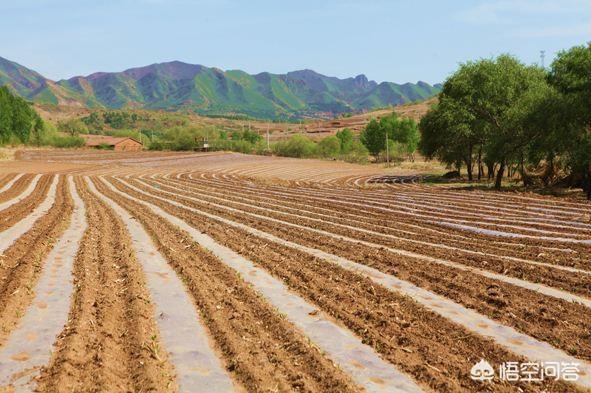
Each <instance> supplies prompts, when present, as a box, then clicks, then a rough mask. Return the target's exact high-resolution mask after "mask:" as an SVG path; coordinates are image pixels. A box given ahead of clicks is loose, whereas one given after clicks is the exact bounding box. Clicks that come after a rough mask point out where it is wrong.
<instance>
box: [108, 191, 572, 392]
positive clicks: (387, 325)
mask: <svg viewBox="0 0 591 393" xmlns="http://www.w3.org/2000/svg"><path fill="white" fill-rule="evenodd" d="M118 188H119V187H118ZM120 189H121V190H123V187H121V188H120ZM125 192H126V193H129V194H131V193H132V192H131V191H130V190H129V189H126V190H125ZM139 195H140V194H136V195H134V197H138V196H139ZM145 200H149V201H150V202H151V203H154V204H156V205H158V206H160V207H162V208H163V209H165V210H166V211H168V212H169V213H171V214H174V215H176V216H179V217H181V218H183V219H184V220H186V221H187V222H188V223H190V224H191V225H192V226H194V227H195V228H197V229H199V230H200V231H202V232H205V233H207V234H208V235H210V236H212V237H214V238H215V239H216V240H217V241H218V242H220V243H222V244H226V245H227V246H228V247H230V248H232V249H234V250H235V251H238V252H240V253H242V254H243V255H244V256H246V257H247V258H249V259H251V260H253V261H255V262H256V263H258V264H259V265H261V266H263V267H265V268H266V269H268V270H269V271H270V272H271V273H273V274H274V275H275V276H277V277H279V278H281V279H282V280H283V281H284V282H286V283H287V284H288V285H289V286H290V287H291V288H292V289H294V290H295V291H297V292H298V293H299V294H301V295H302V296H304V297H305V298H306V299H308V300H309V301H312V302H314V303H315V304H316V305H317V306H318V307H319V308H320V309H322V310H325V311H327V312H328V313H329V314H330V315H332V316H333V317H335V318H337V319H338V320H340V321H342V322H343V323H344V324H345V325H346V326H347V327H348V328H350V329H351V330H352V331H354V332H355V333H356V334H358V335H359V336H360V337H361V338H362V339H363V341H364V342H365V343H367V344H370V345H372V346H373V347H374V348H375V349H376V350H377V351H378V352H379V353H380V354H382V355H383V356H384V357H385V358H386V359H387V360H388V361H390V362H392V363H393V364H395V365H397V366H398V367H400V368H401V369H402V370H404V371H406V372H408V373H409V374H411V375H413V376H414V377H415V378H416V379H417V380H419V381H421V382H423V383H425V384H426V385H428V386H429V387H430V388H432V389H433V390H434V391H438V392H457V391H466V392H470V391H474V389H478V388H479V387H480V385H479V384H478V383H476V382H473V381H471V380H470V379H469V375H468V373H467V371H468V370H469V369H470V365H471V364H474V363H475V362H476V361H478V359H480V358H482V357H484V358H486V359H488V360H489V361H491V362H493V363H497V362H498V364H500V363H501V362H502V361H503V359H507V358H512V359H513V358H515V359H518V358H519V357H518V356H516V355H514V354H512V353H510V352H507V351H506V350H503V349H502V348H500V347H499V346H497V345H495V344H494V343H493V342H491V341H490V340H487V339H483V338H481V337H478V336H477V335H475V334H472V333H470V332H468V331H467V330H465V329H464V328H462V327H461V326H458V325H455V324H453V323H452V322H450V321H447V320H445V319H444V318H442V317H440V316H438V315H436V314H434V313H432V312H429V311H426V310H425V309H424V308H422V307H421V306H419V305H417V304H416V303H415V302H413V301H412V300H410V299H408V298H407V297H405V296H403V295H398V294H396V293H394V292H391V291H388V290H386V289H385V288H383V287H380V286H378V285H375V284H374V283H372V282H371V281H370V280H369V279H367V278H364V277H362V276H360V275H358V274H355V273H351V272H349V271H347V270H344V269H342V268H339V267H337V266H335V265H332V264H330V263H328V262H326V261H323V260H319V259H317V258H312V257H310V256H309V255H306V254H303V253H301V252H297V251H295V250H292V249H290V248H287V247H284V246H281V245H278V244H273V243H269V242H268V241H266V240H263V239H258V238H257V237H255V236H252V235H249V234H248V233H246V232H244V231H240V230H237V229H234V228H230V227H228V226H226V225H223V224H220V223H218V222H216V221H214V220H210V219H204V218H202V217H196V216H195V215H193V214H191V213H190V212H187V211H186V210H183V209H180V208H177V207H171V206H170V205H167V204H166V203H162V202H158V200H156V199H150V198H146V199H145ZM133 209H134V210H135V211H137V210H138V209H140V207H139V205H137V204H136V205H135V206H134V208H133ZM460 338H461V339H460ZM452 348H453V350H452V351H450V349H452ZM442 370H446V371H442ZM520 387H521V388H522V389H525V390H526V391H528V387H527V385H524V386H520ZM545 388H546V389H549V390H551V391H557V392H560V391H567V390H568V389H569V387H567V386H565V385H562V384H558V385H549V386H547V387H545ZM493 389H494V391H513V389H514V387H510V386H503V385H500V384H499V385H495V386H494V388H493Z"/></svg>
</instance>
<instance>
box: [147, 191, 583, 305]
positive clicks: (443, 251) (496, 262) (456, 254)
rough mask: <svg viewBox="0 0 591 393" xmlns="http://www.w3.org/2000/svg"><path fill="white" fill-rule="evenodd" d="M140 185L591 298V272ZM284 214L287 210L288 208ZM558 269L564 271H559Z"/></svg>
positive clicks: (215, 197) (190, 193) (226, 199)
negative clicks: (507, 257) (450, 257)
mask: <svg viewBox="0 0 591 393" xmlns="http://www.w3.org/2000/svg"><path fill="white" fill-rule="evenodd" d="M141 182H142V183H145V184H149V185H152V186H156V187H158V189H161V190H163V191H168V192H174V193H176V194H178V195H187V196H190V197H196V196H197V197H198V198H200V199H202V200H203V201H204V202H210V201H211V202H214V203H223V204H225V205H227V206H230V207H233V208H236V209H239V210H242V211H246V212H251V213H256V214H259V215H263V216H268V217H271V218H276V219H280V220H282V221H285V222H290V223H295V224H298V225H302V226H306V227H310V228H314V229H320V230H324V231H330V232H332V233H335V234H341V235H344V236H351V237H353V238H355V239H359V240H363V241H369V242H373V243H379V244H383V245H387V246H391V247H394V248H399V249H402V250H406V251H411V252H415V253H420V254H426V255H429V256H434V257H438V258H448V257H449V256H450V254H451V255H452V256H453V260H454V261H456V262H460V263H463V264H465V265H468V266H474V267H478V268H481V269H486V270H490V271H494V272H497V273H503V274H507V275H509V276H513V277H516V278H519V279H525V280H528V281H532V282H538V283H541V284H544V285H548V286H554V287H556V288H559V289H562V290H566V291H572V292H574V293H578V294H581V295H585V296H589V295H591V271H589V272H587V271H567V270H566V269H567V268H566V267H565V268H562V270H561V267H560V266H558V267H556V268H555V267H554V266H553V265H549V264H548V265H544V264H543V263H536V262H531V263H528V262H526V261H513V260H510V259H502V258H499V257H497V256H496V255H492V254H488V255H482V253H480V255H479V254H476V253H475V252H472V253H469V252H467V251H465V250H461V249H457V248H453V247H442V246H440V245H438V244H429V243H426V242H422V241H414V242H413V241H408V240H407V239H404V238H400V237H396V238H394V237H392V236H388V235H387V234H381V233H377V232H373V231H370V230H364V229H363V228H358V227H357V226H355V227H354V226H352V225H350V224H349V225H347V224H340V223H333V222H327V221H325V220H323V219H319V218H314V217H308V216H301V215H299V214H294V213H291V212H287V211H281V210H279V209H278V208H274V209H270V208H266V207H264V206H260V207H259V206H257V205H252V204H251V203H244V202H234V201H233V200H232V199H228V198H222V197H219V196H209V195H208V194H205V195H204V194H202V193H195V192H183V191H180V190H178V189H176V190H175V189H174V188H171V187H168V186H166V185H164V184H162V183H160V182H149V181H144V180H142V181H141ZM283 210H285V208H284V209H283ZM557 269H558V270H561V271H556V270H557Z"/></svg>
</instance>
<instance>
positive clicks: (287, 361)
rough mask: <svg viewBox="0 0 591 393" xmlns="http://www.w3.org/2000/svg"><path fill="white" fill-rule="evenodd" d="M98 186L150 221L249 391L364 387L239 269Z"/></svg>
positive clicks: (151, 230) (149, 226) (153, 232)
mask: <svg viewBox="0 0 591 393" xmlns="http://www.w3.org/2000/svg"><path fill="white" fill-rule="evenodd" d="M96 185H97V186H98V188H99V190H100V191H101V192H102V193H104V194H106V195H108V196H109V197H110V198H112V199H115V200H116V201H117V202H118V203H121V204H122V205H123V206H125V208H126V209H127V210H129V211H133V212H134V214H135V217H136V218H137V219H138V220H140V221H141V222H142V224H144V226H145V227H146V229H147V230H148V231H149V233H150V234H151V235H152V237H153V239H154V240H155V241H156V242H157V244H158V246H159V249H160V251H161V252H162V253H163V254H164V255H165V256H166V258H167V259H168V260H169V261H170V262H171V264H172V266H173V267H174V268H175V270H176V271H177V273H179V275H180V276H181V277H182V278H183V280H184V281H185V283H186V284H187V287H188V289H189V291H190V293H191V295H192V296H193V298H194V300H195V303H196V304H197V306H198V308H199V310H200V312H201V315H202V318H203V321H204V322H205V324H206V326H207V327H208V329H209V331H210V334H211V335H212V337H213V339H214V340H215V344H216V346H217V348H218V350H219V351H220V352H221V354H222V356H223V357H224V359H225V361H226V365H227V366H226V367H227V369H228V371H231V372H232V373H233V374H235V375H236V378H237V379H238V380H239V381H240V382H241V384H242V385H243V386H244V387H245V388H246V390H247V391H253V392H254V391H269V390H277V391H317V392H324V391H343V392H344V391H357V390H358V389H357V388H356V387H354V385H353V384H352V382H351V381H350V380H349V378H348V377H346V376H345V375H344V374H343V373H342V372H341V371H340V370H339V369H337V368H336V367H335V366H334V365H333V364H332V362H331V361H330V360H328V359H326V358H325V357H324V356H322V354H320V353H319V351H318V350H317V349H316V348H315V347H314V346H312V345H311V344H310V343H309V342H308V341H307V340H306V339H305V338H304V337H303V336H302V335H301V334H300V333H299V332H298V331H297V329H296V328H294V327H293V325H291V324H290V323H289V322H287V321H286V320H285V319H283V318H282V317H281V316H280V315H279V314H278V313H277V312H276V311H275V310H273V308H272V307H271V306H269V305H268V304H267V303H265V301H264V300H263V299H262V298H261V297H260V296H259V295H258V294H257V293H256V292H255V291H254V290H253V289H251V288H250V287H249V286H248V285H246V284H245V283H244V281H242V280H241V279H240V277H239V276H238V275H237V274H236V272H235V271H233V270H232V269H231V268H229V267H227V266H225V265H224V264H223V263H221V262H220V261H219V260H217V259H216V258H215V257H213V256H212V255H211V254H209V253H208V252H206V251H204V250H203V249H202V248H200V247H199V246H198V245H197V244H195V243H194V242H193V241H192V239H191V238H190V236H188V235H187V234H186V233H184V232H182V231H180V230H178V229H176V228H175V227H174V226H173V225H171V224H168V223H163V222H162V220H161V219H159V218H157V217H156V216H154V215H153V214H151V213H149V212H148V211H147V209H146V208H145V207H142V206H141V205H138V204H137V203H134V202H131V201H129V200H125V199H124V198H121V197H120V196H118V195H117V194H114V193H113V192H111V191H108V190H107V189H106V188H105V187H104V186H102V185H101V184H100V183H96Z"/></svg>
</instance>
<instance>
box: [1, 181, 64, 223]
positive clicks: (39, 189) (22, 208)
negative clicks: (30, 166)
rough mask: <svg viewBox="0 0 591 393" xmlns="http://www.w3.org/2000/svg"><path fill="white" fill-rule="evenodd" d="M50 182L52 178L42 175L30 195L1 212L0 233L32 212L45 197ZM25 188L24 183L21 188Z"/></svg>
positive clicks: (26, 184)
mask: <svg viewBox="0 0 591 393" xmlns="http://www.w3.org/2000/svg"><path fill="white" fill-rule="evenodd" d="M19 180H20V179H19ZM29 180H31V179H29ZM17 182H18V181H17ZM51 182H52V176H50V175H44V176H43V177H41V179H39V182H38V183H37V185H36V186H35V189H34V190H33V192H32V193H31V195H29V196H28V197H26V198H24V199H23V200H22V201H20V202H17V203H15V204H14V205H12V206H10V207H9V208H7V209H4V210H2V215H0V231H4V230H6V229H7V228H9V227H11V226H12V225H14V224H16V223H17V222H18V221H19V220H20V219H21V218H22V217H24V216H26V215H27V214H29V213H30V212H32V211H33V210H34V209H35V207H36V206H37V205H38V204H39V203H41V201H43V200H44V199H45V197H46V196H47V191H48V190H49V186H50V185H51ZM29 183H30V182H29ZM15 186H16V184H15ZM26 186H28V183H25V185H24V186H23V187H24V188H26Z"/></svg>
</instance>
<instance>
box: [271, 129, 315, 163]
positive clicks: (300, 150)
mask: <svg viewBox="0 0 591 393" xmlns="http://www.w3.org/2000/svg"><path fill="white" fill-rule="evenodd" d="M273 150H274V152H275V153H276V154H277V155H280V156H284V157H297V158H304V157H312V156H313V155H314V154H315V153H316V144H315V143H314V142H313V141H312V140H311V139H310V138H308V137H306V136H304V135H301V134H295V135H293V136H292V137H291V138H289V139H288V140H287V141H280V142H277V143H276V144H275V145H274V146H273Z"/></svg>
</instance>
